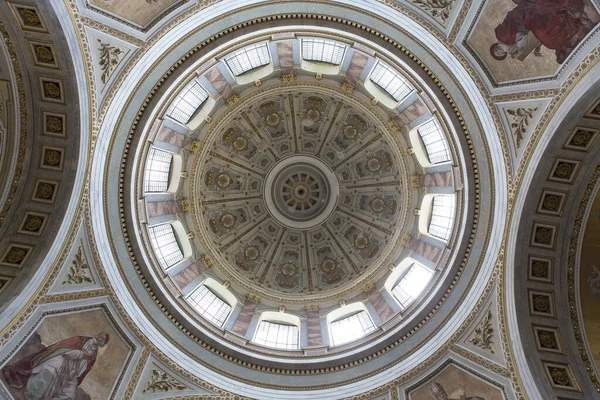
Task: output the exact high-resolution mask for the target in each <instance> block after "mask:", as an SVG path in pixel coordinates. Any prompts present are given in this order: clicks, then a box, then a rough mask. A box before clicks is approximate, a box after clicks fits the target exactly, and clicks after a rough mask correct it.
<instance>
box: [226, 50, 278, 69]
mask: <svg viewBox="0 0 600 400" xmlns="http://www.w3.org/2000/svg"><path fill="white" fill-rule="evenodd" d="M225 62H226V63H227V66H228V67H229V69H230V70H231V72H232V73H233V75H235V76H240V75H242V74H245V73H246V72H249V71H252V70H253V69H255V68H259V67H262V66H264V65H267V64H269V63H270V62H271V56H270V55H269V47H268V45H267V43H260V44H255V45H252V46H247V47H244V48H243V49H239V50H236V51H234V52H233V53H231V54H228V55H227V56H225Z"/></svg>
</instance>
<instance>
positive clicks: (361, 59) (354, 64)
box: [344, 52, 369, 87]
mask: <svg viewBox="0 0 600 400" xmlns="http://www.w3.org/2000/svg"><path fill="white" fill-rule="evenodd" d="M368 60H369V58H368V57H367V56H365V55H364V54H362V53H359V52H355V53H354V54H353V55H352V60H351V61H350V68H348V72H346V77H345V78H344V82H345V83H347V84H348V85H350V86H352V87H354V86H356V83H357V82H358V78H359V77H360V74H361V73H362V71H363V69H364V68H365V65H367V61H368Z"/></svg>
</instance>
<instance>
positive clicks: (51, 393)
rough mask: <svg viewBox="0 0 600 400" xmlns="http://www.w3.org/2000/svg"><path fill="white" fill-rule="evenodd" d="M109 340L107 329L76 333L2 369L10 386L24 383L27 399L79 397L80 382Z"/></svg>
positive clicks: (71, 398)
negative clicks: (91, 333)
mask: <svg viewBox="0 0 600 400" xmlns="http://www.w3.org/2000/svg"><path fill="white" fill-rule="evenodd" d="M108 340H109V336H108V333H106V332H101V333H99V334H97V335H96V336H94V337H88V336H73V337H70V338H68V339H64V340H61V341H59V342H56V343H54V344H52V345H50V346H47V347H44V348H43V349H41V350H39V351H37V352H35V353H33V354H30V355H28V356H27V357H24V358H22V359H21V360H19V361H17V362H15V363H13V364H10V365H7V366H6V367H4V369H3V370H2V372H3V373H4V378H5V379H6V382H7V383H8V385H9V386H10V387H13V388H23V387H25V397H26V398H27V399H31V400H59V399H60V400H77V396H78V388H79V385H80V384H81V382H82V381H83V380H84V379H85V377H86V375H87V374H88V373H89V372H90V371H91V369H92V367H93V366H94V363H95V362H96V357H97V356H98V349H99V348H100V347H103V346H105V345H106V344H107V343H108Z"/></svg>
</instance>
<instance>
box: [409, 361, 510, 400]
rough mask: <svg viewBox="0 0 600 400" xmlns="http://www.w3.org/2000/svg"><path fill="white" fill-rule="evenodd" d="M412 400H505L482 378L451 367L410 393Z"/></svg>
mask: <svg viewBox="0 0 600 400" xmlns="http://www.w3.org/2000/svg"><path fill="white" fill-rule="evenodd" d="M407 398H408V399H410V400H431V399H447V400H455V399H456V400H459V399H461V400H462V399H464V400H504V399H505V397H504V395H503V393H502V391H501V390H500V389H499V388H497V387H496V386H494V385H493V384H492V383H491V382H488V381H486V380H484V379H483V378H482V377H480V376H477V375H475V374H474V373H471V372H468V371H466V370H465V369H462V368H459V367H458V366H456V365H452V364H451V365H449V366H448V367H447V368H445V369H444V370H442V371H441V372H440V373H437V374H434V375H433V376H432V377H431V378H429V379H428V380H427V381H426V382H425V383H424V384H423V385H422V386H421V387H419V388H418V389H416V390H414V391H412V392H410V394H409V395H408V397H407Z"/></svg>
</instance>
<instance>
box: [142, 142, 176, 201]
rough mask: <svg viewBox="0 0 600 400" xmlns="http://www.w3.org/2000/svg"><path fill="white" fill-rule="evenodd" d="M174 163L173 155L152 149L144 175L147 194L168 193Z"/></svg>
mask: <svg viewBox="0 0 600 400" xmlns="http://www.w3.org/2000/svg"><path fill="white" fill-rule="evenodd" d="M172 161H173V155H172V154H171V153H169V152H166V151H164V150H159V149H157V148H154V147H151V148H150V152H149V153H148V161H147V163H146V171H145V174H144V191H145V192H146V193H148V192H166V191H167V189H168V188H169V177H170V174H171V163H172Z"/></svg>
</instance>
